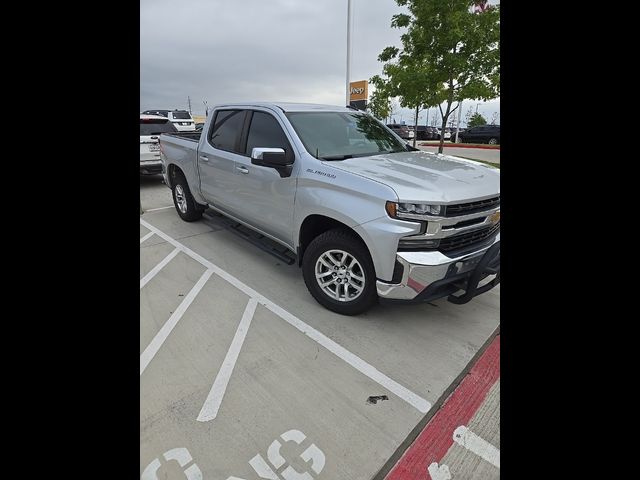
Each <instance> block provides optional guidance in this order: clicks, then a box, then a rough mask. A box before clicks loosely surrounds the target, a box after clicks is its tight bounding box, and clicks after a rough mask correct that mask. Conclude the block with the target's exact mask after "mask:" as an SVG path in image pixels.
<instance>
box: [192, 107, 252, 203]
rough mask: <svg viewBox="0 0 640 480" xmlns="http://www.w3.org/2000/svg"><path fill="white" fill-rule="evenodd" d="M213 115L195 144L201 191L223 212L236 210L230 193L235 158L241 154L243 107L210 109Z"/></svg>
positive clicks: (244, 111) (244, 112)
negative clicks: (199, 139) (198, 142)
mask: <svg viewBox="0 0 640 480" xmlns="http://www.w3.org/2000/svg"><path fill="white" fill-rule="evenodd" d="M213 115H214V118H213V119H211V125H210V127H209V130H208V131H207V136H206V137H205V138H202V139H201V141H200V146H199V148H198V170H199V172H200V191H201V192H202V196H203V197H204V198H205V199H206V200H207V202H208V203H210V204H212V205H214V206H216V207H218V208H220V209H221V210H224V211H226V212H230V213H231V212H234V211H238V205H236V204H235V201H236V199H235V198H234V195H233V183H234V176H235V162H236V160H237V159H238V158H239V157H240V156H241V154H244V150H241V149H240V137H241V133H242V127H243V125H244V121H245V115H246V110H240V109H226V110H216V111H215V112H213Z"/></svg>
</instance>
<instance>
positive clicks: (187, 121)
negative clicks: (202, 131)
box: [142, 110, 196, 132]
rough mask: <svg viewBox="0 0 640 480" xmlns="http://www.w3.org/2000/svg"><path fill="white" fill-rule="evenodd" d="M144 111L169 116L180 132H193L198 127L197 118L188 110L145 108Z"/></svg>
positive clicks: (149, 113)
mask: <svg viewBox="0 0 640 480" xmlns="http://www.w3.org/2000/svg"><path fill="white" fill-rule="evenodd" d="M142 113H144V114H147V115H160V116H163V117H166V118H168V119H169V121H170V122H172V123H173V124H174V125H175V127H176V128H177V129H178V131H179V132H193V131H194V130H195V129H196V122H195V120H194V119H193V117H192V116H191V114H190V113H189V112H187V111H186V110H145V111H144V112H142Z"/></svg>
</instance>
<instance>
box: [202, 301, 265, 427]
mask: <svg viewBox="0 0 640 480" xmlns="http://www.w3.org/2000/svg"><path fill="white" fill-rule="evenodd" d="M257 305H258V301H257V300H256V299H255V298H250V299H249V303H248V304H247V307H246V308H245V309H244V313H243V314H242V320H240V323H239V324H238V328H237V330H236V334H235V335H234V337H233V340H232V341H231V346H230V347H229V350H228V351H227V355H226V357H225V358H224V362H222V367H220V370H219V371H218V375H217V376H216V379H215V381H214V382H213V386H212V387H211V391H210V392H209V395H208V396H207V399H206V400H205V402H204V405H202V409H201V410H200V413H199V414H198V418H197V420H198V421H199V422H208V421H209V420H213V419H214V418H216V416H217V415H218V409H219V408H220V404H222V398H223V397H224V393H225V392H226V390H227V385H228V384H229V379H230V378H231V374H232V373H233V367H235V365H236V362H237V361H238V355H240V349H241V348H242V344H243V343H244V339H245V338H246V337H247V332H248V331H249V327H250V326H251V320H253V314H254V313H255V312H256V306H257Z"/></svg>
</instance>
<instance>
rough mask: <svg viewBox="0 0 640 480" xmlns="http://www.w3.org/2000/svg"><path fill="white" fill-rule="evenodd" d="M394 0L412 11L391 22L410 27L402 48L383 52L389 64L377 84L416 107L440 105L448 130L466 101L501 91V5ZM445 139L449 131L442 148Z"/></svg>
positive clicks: (456, 0) (458, 0)
mask: <svg viewBox="0 0 640 480" xmlns="http://www.w3.org/2000/svg"><path fill="white" fill-rule="evenodd" d="M395 1H396V3H397V4H398V6H401V7H403V6H406V7H407V8H408V10H409V14H404V13H401V14H397V15H394V16H393V17H392V21H391V26H392V27H395V28H407V32H406V33H404V34H403V35H402V37H401V39H402V50H400V49H399V48H397V47H387V48H385V49H384V50H383V51H382V53H380V55H379V56H378V60H379V61H381V62H384V66H383V69H382V73H383V76H375V77H374V78H372V82H373V83H375V84H376V86H378V85H380V86H381V87H383V88H384V90H385V91H386V92H387V94H388V95H390V96H397V97H399V98H400V104H401V105H402V106H403V107H410V108H414V109H416V112H417V111H418V110H419V108H424V107H429V106H436V105H437V106H438V108H439V110H440V117H441V120H442V123H441V126H442V129H443V131H444V129H445V128H446V126H447V121H448V120H449V116H450V115H451V114H452V113H453V112H454V111H455V110H456V109H457V108H458V107H459V105H460V102H461V101H462V100H464V99H481V100H485V101H486V100H490V99H492V98H496V97H497V96H499V95H500V43H499V41H500V6H499V5H488V6H487V5H486V2H483V1H480V0H448V1H446V2H444V1H442V0H395ZM474 7H475V8H474ZM454 104H456V105H455V106H454ZM443 106H444V108H443ZM416 116H417V113H416ZM443 143H444V135H443V136H442V137H441V139H440V147H439V149H438V151H439V152H440V153H442V150H443Z"/></svg>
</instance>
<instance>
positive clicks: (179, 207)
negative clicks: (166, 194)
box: [171, 175, 205, 222]
mask: <svg viewBox="0 0 640 480" xmlns="http://www.w3.org/2000/svg"><path fill="white" fill-rule="evenodd" d="M171 192H172V194H173V204H174V205H175V207H176V211H177V212H178V215H180V218H181V219H182V220H184V221H185V222H195V221H196V220H200V218H202V212H204V209H205V207H204V206H203V205H200V204H198V203H196V201H195V200H194V199H193V195H191V190H189V184H188V183H187V179H186V178H184V175H177V176H176V179H175V180H174V182H173V186H172V188H171Z"/></svg>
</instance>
